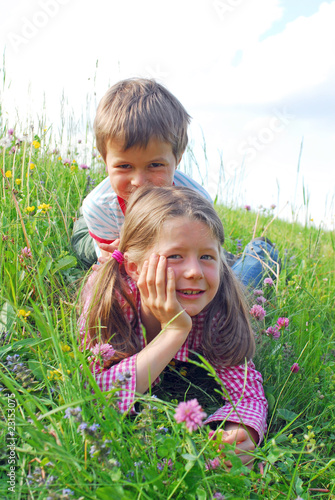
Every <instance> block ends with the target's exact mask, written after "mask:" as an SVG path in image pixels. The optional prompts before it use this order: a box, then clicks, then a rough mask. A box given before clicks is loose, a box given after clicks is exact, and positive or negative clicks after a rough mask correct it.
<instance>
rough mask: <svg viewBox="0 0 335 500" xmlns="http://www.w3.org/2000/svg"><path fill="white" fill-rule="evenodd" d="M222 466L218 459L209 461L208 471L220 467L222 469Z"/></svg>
mask: <svg viewBox="0 0 335 500" xmlns="http://www.w3.org/2000/svg"><path fill="white" fill-rule="evenodd" d="M220 465H221V461H220V459H219V458H218V457H216V458H214V459H213V460H207V462H206V470H210V469H213V470H214V469H217V468H218V467H220Z"/></svg>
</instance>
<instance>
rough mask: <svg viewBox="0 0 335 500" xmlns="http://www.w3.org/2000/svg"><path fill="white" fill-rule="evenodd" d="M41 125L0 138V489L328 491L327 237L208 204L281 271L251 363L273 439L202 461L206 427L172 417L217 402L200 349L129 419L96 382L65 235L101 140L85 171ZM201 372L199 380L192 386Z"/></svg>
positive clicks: (232, 242) (14, 492) (63, 493)
mask: <svg viewBox="0 0 335 500" xmlns="http://www.w3.org/2000/svg"><path fill="white" fill-rule="evenodd" d="M50 133H51V132H50V130H44V129H43V130H41V131H39V134H38V135H35V136H34V137H25V138H23V139H24V140H23V141H22V142H20V144H19V145H18V144H17V139H16V138H15V133H14V134H12V135H9V134H8V131H6V130H2V131H1V133H0V136H1V138H0V140H1V144H2V146H1V150H0V158H1V160H0V162H1V169H2V176H1V179H0V181H1V188H0V196H1V209H0V211H1V238H0V256H1V263H0V283H1V288H0V333H1V339H0V364H1V374H0V383H1V388H2V391H1V392H0V398H1V402H0V408H1V410H0V412H1V419H0V425H1V437H0V450H1V451H0V474H1V476H0V495H1V498H4V499H6V498H8V499H11V498H15V499H34V500H41V499H46V498H50V499H64V500H65V499H67V498H69V499H70V498H71V499H79V498H81V499H85V500H86V499H102V500H103V499H114V498H115V499H125V500H126V499H145V500H153V499H164V500H166V499H180V500H181V499H182V500H187V499H190V500H191V499H199V500H205V499H212V498H219V494H221V495H224V497H225V498H226V499H228V498H231V499H238V498H250V499H264V498H266V499H291V498H292V499H296V498H299V497H300V498H302V499H304V500H307V499H309V498H335V479H334V478H335V453H334V451H335V450H334V440H335V403H334V391H335V344H334V324H335V312H334V311H335V308H334V305H335V287H334V269H335V266H334V257H335V239H334V233H333V232H329V231H328V232H326V231H323V230H322V229H316V228H308V227H303V226H301V225H299V224H297V223H293V224H290V223H288V222H284V221H282V220H278V219H275V220H273V214H272V210H271V209H269V210H263V211H262V212H261V213H258V214H256V213H255V212H253V211H247V210H245V209H241V208H236V207H227V206H221V205H217V210H218V212H219V214H220V216H221V217H222V220H223V223H224V227H225V233H226V248H227V250H229V251H232V252H234V253H236V251H237V244H241V245H242V247H243V246H244V245H245V244H246V243H247V242H248V241H250V239H251V238H252V236H253V235H254V234H255V235H256V236H260V235H262V234H265V235H266V236H267V237H269V238H270V239H271V240H272V241H274V242H276V245H277V247H278V249H279V252H280V255H281V259H282V268H281V272H280V275H279V276H277V280H276V288H275V289H274V288H271V287H267V288H266V287H264V289H263V294H264V296H265V298H266V300H267V301H266V303H265V306H264V307H265V309H266V311H267V315H266V317H265V320H264V321H262V322H260V323H257V324H256V325H255V329H256V336H257V346H258V349H257V355H256V358H255V363H256V366H257V368H258V369H259V370H260V371H261V373H262V375H263V378H264V387H265V391H266V395H267V398H268V401H269V407H270V411H269V418H268V432H267V435H266V438H265V440H264V442H263V444H262V446H261V447H260V448H259V449H257V451H256V452H255V454H254V456H255V465H254V467H253V470H252V471H249V469H246V468H245V467H243V466H242V465H241V463H240V461H239V459H238V458H237V457H234V459H233V467H232V470H231V471H230V472H229V473H228V472H226V471H225V470H224V468H223V467H219V468H215V469H211V468H209V469H208V468H206V463H208V461H210V460H212V459H214V458H215V457H216V450H215V447H214V446H213V442H212V441H211V440H210V439H209V437H208V429H206V428H205V427H203V428H200V429H199V430H198V431H196V432H194V433H192V434H190V433H188V432H187V431H186V429H185V428H184V427H183V424H177V423H176V421H175V420H174V417H173V415H174V409H175V407H176V403H177V402H178V401H181V400H183V399H184V398H185V399H191V398H192V397H198V399H199V401H201V403H202V405H203V406H204V407H205V409H206V411H207V412H208V413H210V411H212V410H213V409H215V408H216V407H217V405H218V402H217V401H218V400H220V394H218V392H217V390H218V389H219V388H218V386H216V384H215V381H214V380H213V379H212V378H211V377H209V376H208V372H207V371H206V367H205V365H204V364H203V363H202V362H201V360H199V359H197V360H196V363H198V364H199V365H200V366H197V364H189V366H185V365H180V364H178V363H177V364H176V365H175V366H170V367H169V368H168V369H167V370H166V373H165V374H164V385H163V389H162V388H160V389H158V388H157V392H156V393H155V394H153V395H154V396H156V397H155V398H153V397H152V394H151V395H150V394H149V395H145V396H141V397H138V398H137V405H138V413H137V414H136V416H135V417H129V416H127V415H120V414H119V413H118V412H117V411H116V409H115V396H114V394H113V391H112V392H110V393H102V392H101V391H100V390H99V388H98V387H97V385H96V384H95V381H94V379H93V377H92V375H91V373H90V370H89V368H88V365H89V363H88V362H87V359H86V356H85V355H84V354H83V353H82V352H80V350H79V348H78V335H77V324H76V323H77V300H78V290H80V286H81V283H82V278H83V277H84V276H85V270H84V269H83V268H82V266H81V265H80V263H79V262H77V260H76V257H75V255H74V254H73V251H72V249H71V244H70V237H71V230H72V226H73V221H74V219H75V217H76V214H77V209H78V208H79V206H80V204H81V201H82V199H83V198H84V197H85V195H86V194H87V192H88V190H89V189H90V188H91V187H92V186H93V185H94V183H98V182H99V181H100V180H101V179H103V178H104V176H105V173H104V166H103V164H102V162H101V160H100V159H99V158H98V157H96V155H95V154H94V150H93V151H92V152H91V156H90V159H89V165H90V167H91V169H90V170H84V169H81V168H80V167H79V165H78V163H79V158H80V147H79V146H78V145H76V146H75V147H73V148H72V149H71V150H70V151H69V152H68V154H67V157H68V158H69V159H70V163H69V164H64V159H65V156H64V155H63V156H62V157H61V156H60V154H59V153H58V152H50ZM33 141H35V142H33ZM33 207H34V208H33ZM238 240H242V241H238ZM25 247H27V249H28V248H29V249H30V252H28V250H23V249H24V248H25ZM254 299H255V297H254ZM279 317H287V318H289V326H288V328H286V329H283V330H282V331H281V335H280V338H279V339H277V340H275V339H273V338H272V337H271V336H269V335H267V334H266V329H267V328H268V327H270V326H273V325H275V324H276V321H277V319H278V318H279ZM293 363H298V364H299V367H300V369H299V371H298V372H297V373H294V372H292V371H291V369H290V368H291V366H292V365H293ZM194 371H196V372H197V377H196V378H197V381H198V383H197V387H194V386H193V385H192V384H191V383H190V382H189V381H188V376H189V375H190V373H191V372H192V373H193V372H194ZM14 407H15V411H14V410H13V409H14ZM78 407H80V409H81V411H79V410H77V408H78ZM70 409H72V413H73V414H72V415H70V416H69V417H68V418H65V416H66V415H67V414H68V413H69V411H70ZM65 412H67V413H65ZM14 416H15V418H14ZM83 423H87V424H88V427H90V428H89V429H88V430H87V428H86V430H85V429H84V427H85V426H83V425H82V424H83ZM91 426H93V427H91ZM14 444H15V447H16V448H15V450H16V451H15V454H14V451H13V450H14V448H13V446H12V445H14ZM11 467H12V468H11ZM14 476H15V478H14ZM11 479H13V481H14V483H13V484H14V485H15V486H12V483H11V482H10V481H11ZM9 488H12V489H9ZM215 495H216V496H215Z"/></svg>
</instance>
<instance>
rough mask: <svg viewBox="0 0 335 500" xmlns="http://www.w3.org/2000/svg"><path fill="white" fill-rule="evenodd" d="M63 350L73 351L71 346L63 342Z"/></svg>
mask: <svg viewBox="0 0 335 500" xmlns="http://www.w3.org/2000/svg"><path fill="white" fill-rule="evenodd" d="M62 351H63V352H69V351H71V347H70V346H69V345H67V344H62Z"/></svg>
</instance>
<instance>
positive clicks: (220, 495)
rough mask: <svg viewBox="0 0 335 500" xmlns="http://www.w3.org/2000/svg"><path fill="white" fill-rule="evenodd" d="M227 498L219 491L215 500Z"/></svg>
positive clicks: (215, 495)
mask: <svg viewBox="0 0 335 500" xmlns="http://www.w3.org/2000/svg"><path fill="white" fill-rule="evenodd" d="M225 498H226V497H225V496H224V495H222V494H221V493H220V492H219V491H217V492H216V493H214V496H213V500H225Z"/></svg>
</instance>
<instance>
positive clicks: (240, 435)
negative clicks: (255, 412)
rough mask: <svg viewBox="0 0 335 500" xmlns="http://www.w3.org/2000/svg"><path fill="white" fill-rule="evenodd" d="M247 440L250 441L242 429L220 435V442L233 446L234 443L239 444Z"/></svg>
mask: <svg viewBox="0 0 335 500" xmlns="http://www.w3.org/2000/svg"><path fill="white" fill-rule="evenodd" d="M248 440H250V436H249V434H248V432H247V431H246V430H245V429H243V428H242V429H234V430H228V431H224V432H223V433H222V439H221V442H222V443H228V444H234V443H238V444H240V443H241V442H243V441H248Z"/></svg>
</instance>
